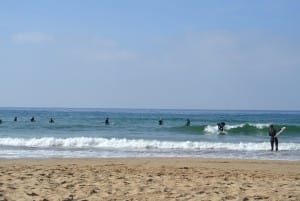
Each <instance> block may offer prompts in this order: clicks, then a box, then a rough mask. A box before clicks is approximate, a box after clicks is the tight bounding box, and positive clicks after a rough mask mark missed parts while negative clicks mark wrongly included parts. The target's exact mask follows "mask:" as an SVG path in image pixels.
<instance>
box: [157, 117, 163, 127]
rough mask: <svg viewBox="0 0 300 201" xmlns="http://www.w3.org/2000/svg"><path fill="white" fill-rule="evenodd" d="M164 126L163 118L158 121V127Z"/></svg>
mask: <svg viewBox="0 0 300 201" xmlns="http://www.w3.org/2000/svg"><path fill="white" fill-rule="evenodd" d="M163 124H164V120H163V119H162V118H160V119H159V120H158V125H160V126H161V125H163Z"/></svg>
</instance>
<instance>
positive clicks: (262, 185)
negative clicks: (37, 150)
mask: <svg viewBox="0 0 300 201" xmlns="http://www.w3.org/2000/svg"><path fill="white" fill-rule="evenodd" d="M0 200H44V201H46V200H65V201H66V200H82V201H83V200H156V201H157V200H243V201H246V200H295V201H296V200H300V163H299V162H287V161H259V160H257V161H256V160H228V159H191V158H138V159H136V158H129V159H45V160H34V159H31V160H24V159H22V160H11V159H9V160H6V159H1V160H0Z"/></svg>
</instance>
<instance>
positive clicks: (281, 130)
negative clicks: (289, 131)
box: [275, 127, 286, 137]
mask: <svg viewBox="0 0 300 201" xmlns="http://www.w3.org/2000/svg"><path fill="white" fill-rule="evenodd" d="M285 129H286V127H282V128H281V129H280V130H279V131H278V132H277V133H276V135H275V137H278V135H280V133H282V132H283V131H284V130H285Z"/></svg>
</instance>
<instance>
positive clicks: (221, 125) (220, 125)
mask: <svg viewBox="0 0 300 201" xmlns="http://www.w3.org/2000/svg"><path fill="white" fill-rule="evenodd" d="M217 125H218V130H219V132H223V131H224V127H225V122H221V123H218V124H217Z"/></svg>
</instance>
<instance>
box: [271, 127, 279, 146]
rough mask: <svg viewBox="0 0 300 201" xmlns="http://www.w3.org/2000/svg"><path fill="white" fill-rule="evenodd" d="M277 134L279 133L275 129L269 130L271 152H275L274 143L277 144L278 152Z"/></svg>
mask: <svg viewBox="0 0 300 201" xmlns="http://www.w3.org/2000/svg"><path fill="white" fill-rule="evenodd" d="M276 133H277V131H276V130H275V129H274V128H270V129H269V136H270V143H271V151H273V149H274V142H275V147H276V151H278V138H277V137H275V135H276Z"/></svg>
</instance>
